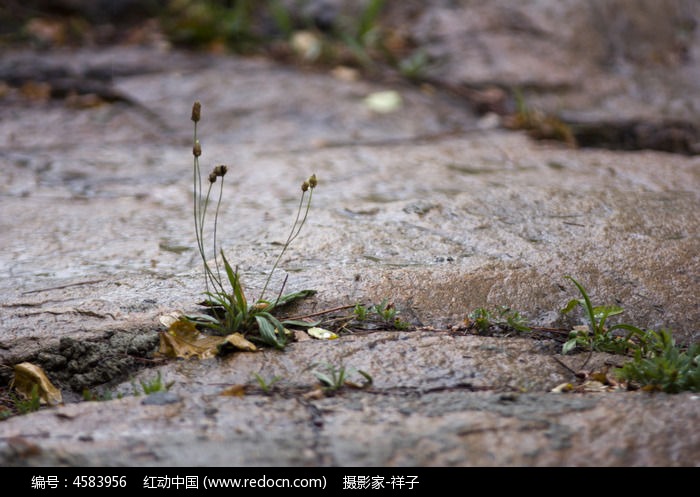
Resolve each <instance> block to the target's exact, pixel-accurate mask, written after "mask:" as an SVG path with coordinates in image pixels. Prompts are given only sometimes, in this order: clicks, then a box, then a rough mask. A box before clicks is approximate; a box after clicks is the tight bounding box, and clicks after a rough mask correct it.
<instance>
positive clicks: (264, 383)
mask: <svg viewBox="0 0 700 497" xmlns="http://www.w3.org/2000/svg"><path fill="white" fill-rule="evenodd" d="M253 375H254V376H255V380H256V381H257V382H258V385H260V388H262V391H263V392H265V394H268V395H269V394H270V392H272V387H273V386H274V384H275V383H277V382H278V381H280V380H281V379H282V377H281V376H273V377H272V378H271V379H270V380H266V379H265V378H263V377H262V376H260V375H259V374H258V373H253Z"/></svg>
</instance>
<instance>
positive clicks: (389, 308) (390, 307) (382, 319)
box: [351, 299, 410, 330]
mask: <svg viewBox="0 0 700 497" xmlns="http://www.w3.org/2000/svg"><path fill="white" fill-rule="evenodd" d="M398 314H399V311H398V310H397V309H396V306H395V305H394V304H393V303H392V302H390V301H389V299H383V300H382V301H381V303H379V304H374V305H370V306H367V305H365V304H361V303H360V302H358V303H356V304H355V307H354V308H353V313H352V317H351V321H352V320H354V321H355V322H357V323H361V324H362V327H365V326H369V327H374V328H376V327H377V326H379V327H382V328H386V327H389V328H393V329H395V330H407V329H408V328H409V327H410V323H408V322H407V321H404V320H403V319H401V318H400V317H399V316H398Z"/></svg>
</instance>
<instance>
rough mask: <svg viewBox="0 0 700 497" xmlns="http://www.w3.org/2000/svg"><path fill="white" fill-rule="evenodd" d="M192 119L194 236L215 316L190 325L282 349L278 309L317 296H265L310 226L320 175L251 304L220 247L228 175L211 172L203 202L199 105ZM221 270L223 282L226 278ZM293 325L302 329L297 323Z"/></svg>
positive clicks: (307, 188)
mask: <svg viewBox="0 0 700 497" xmlns="http://www.w3.org/2000/svg"><path fill="white" fill-rule="evenodd" d="M191 119H192V121H193V122H194V137H193V142H194V145H193V148H192V154H193V155H194V167H193V176H194V180H193V193H192V195H193V204H194V207H193V214H194V226H195V235H196V238H197V248H198V250H199V254H200V256H201V259H202V265H203V268H204V280H205V281H204V283H205V289H206V291H205V295H206V296H207V301H206V302H205V305H206V306H207V307H208V308H209V310H210V312H211V315H208V314H207V315H199V316H196V317H194V318H192V320H193V321H194V322H195V324H199V325H202V326H205V327H207V328H209V329H211V330H213V331H214V332H217V333H219V334H222V335H226V334H231V333H235V332H241V333H243V334H244V335H246V334H248V333H251V332H254V331H257V333H258V335H257V336H253V337H251V338H252V339H253V340H258V341H261V342H263V343H264V344H267V345H270V346H273V347H276V348H278V349H282V348H284V346H285V345H286V344H287V334H286V333H287V331H286V330H285V326H284V325H285V323H284V322H281V321H279V320H278V319H277V318H275V317H274V316H273V314H272V312H273V311H274V310H275V309H276V308H277V307H279V306H283V305H285V304H288V303H290V302H292V301H294V300H297V299H300V298H304V297H307V296H310V295H313V294H314V293H315V291H313V290H303V291H300V292H296V293H289V294H286V295H283V294H282V290H283V289H284V283H283V284H282V289H280V291H279V293H278V295H277V297H276V298H274V299H269V300H268V299H266V298H265V297H266V292H267V289H268V286H269V284H270V281H271V279H272V275H273V273H274V272H275V270H276V269H277V267H278V265H279V263H280V261H281V259H282V257H283V255H284V254H285V252H286V251H287V249H288V248H289V245H290V244H291V243H292V242H293V241H294V240H295V239H296V238H297V236H299V233H300V232H301V229H302V228H303V226H304V224H306V220H307V217H308V214H309V209H310V208H311V199H312V197H313V191H314V189H315V188H316V186H317V184H318V180H317V179H316V175H315V174H312V175H311V176H310V177H309V178H308V179H307V180H306V181H304V182H303V183H302V185H301V192H302V193H301V199H300V200H299V206H298V208H297V214H296V218H295V220H294V223H293V224H292V228H291V231H290V233H289V235H288V237H287V240H286V241H285V243H284V245H283V247H282V250H281V252H280V254H279V256H278V257H277V259H276V260H275V263H274V265H273V267H272V270H271V271H270V273H269V275H268V277H267V280H266V281H265V285H264V287H263V289H262V291H261V292H260V297H259V298H258V299H256V300H254V301H253V302H252V303H249V302H248V299H247V298H246V295H245V292H244V290H243V285H242V284H241V278H240V275H239V274H238V269H237V268H235V269H234V268H233V266H231V264H230V263H229V261H228V259H227V258H226V256H225V255H224V251H223V250H221V249H220V248H218V247H217V226H218V221H219V210H220V207H221V200H222V198H223V187H224V177H225V176H226V174H227V172H228V167H227V166H226V165H223V164H222V165H218V166H216V167H214V168H213V169H212V171H211V173H209V176H208V186H207V189H206V194H205V195H204V196H203V195H202V189H203V185H202V172H201V167H200V164H199V157H200V156H201V155H202V146H201V144H200V142H199V138H198V136H197V123H198V122H199V121H200V119H201V104H200V103H199V102H195V103H194V105H193V106H192V117H191ZM219 178H221V181H220V182H219V185H220V186H219V192H218V199H217V202H216V209H215V212H214V232H213V252H214V266H213V267H212V266H211V265H210V263H209V262H208V260H207V256H206V250H205V246H204V225H205V221H206V217H207V208H208V206H209V199H210V196H211V191H212V188H213V185H214V184H215V183H216V182H217V181H218V179H219ZM217 249H218V254H219V255H220V256H221V264H220V263H219V259H218V257H217ZM222 266H223V274H224V275H225V278H224V277H223V276H222ZM285 283H286V279H285ZM227 284H228V287H230V290H229V289H228V288H227ZM294 324H299V323H296V322H295V323H294Z"/></svg>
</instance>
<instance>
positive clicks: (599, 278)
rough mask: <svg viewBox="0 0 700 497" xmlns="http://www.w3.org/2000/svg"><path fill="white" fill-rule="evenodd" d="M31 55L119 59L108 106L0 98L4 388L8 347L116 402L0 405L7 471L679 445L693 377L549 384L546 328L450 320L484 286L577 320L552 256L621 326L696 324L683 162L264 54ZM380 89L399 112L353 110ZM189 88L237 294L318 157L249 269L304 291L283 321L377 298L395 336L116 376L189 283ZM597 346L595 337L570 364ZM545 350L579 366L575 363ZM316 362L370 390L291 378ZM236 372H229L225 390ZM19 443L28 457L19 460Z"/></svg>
mask: <svg viewBox="0 0 700 497" xmlns="http://www.w3.org/2000/svg"><path fill="white" fill-rule="evenodd" d="M110 54H111V55H110ZM23 56H25V57H40V55H37V54H29V55H26V54H25V55H23ZM170 57H172V58H170ZM52 58H53V59H52V60H53V62H51V61H49V62H47V63H56V64H60V63H62V62H61V61H62V60H63V59H70V60H72V61H74V63H76V62H75V61H78V62H77V63H78V69H79V68H80V67H90V66H99V67H105V66H108V65H109V63H110V61H117V60H119V61H121V64H127V65H128V64H132V67H133V70H126V69H123V66H120V67H122V69H120V71H119V73H118V74H116V75H115V77H114V80H113V85H112V86H113V88H114V89H115V90H116V91H117V92H118V93H119V94H120V95H121V96H122V97H123V98H122V99H121V100H119V101H116V102H115V103H111V104H104V105H100V106H97V107H88V108H77V109H76V108H71V107H69V106H67V105H65V104H64V103H63V102H55V101H51V102H43V103H31V104H27V103H26V102H25V101H23V100H21V99H20V98H19V97H16V99H15V97H13V96H10V97H8V98H9V99H8V101H7V105H3V106H2V108H1V109H0V137H2V139H1V140H0V143H4V144H5V145H3V146H2V148H0V161H2V169H3V171H4V173H5V177H6V181H5V182H4V183H3V185H2V186H0V202H1V210H2V214H1V215H0V229H1V230H2V233H3V234H2V238H0V276H1V278H0V296H1V298H2V302H0V313H1V314H0V326H1V327H2V333H1V334H0V362H2V364H3V365H5V366H6V367H5V368H3V369H2V371H0V373H1V374H2V378H3V379H4V380H5V381H9V379H10V376H11V370H9V369H8V366H9V365H12V364H14V363H17V362H20V361H26V360H28V361H32V362H37V363H40V364H41V365H42V366H43V367H44V368H45V369H46V371H47V373H48V374H49V376H50V377H52V378H53V379H54V380H55V381H56V382H57V383H58V384H59V386H61V387H62V388H63V389H65V390H66V392H67V393H68V394H69V395H67V397H70V396H71V395H72V396H74V397H77V396H79V393H80V392H81V390H82V389H83V388H88V387H93V386H94V385H95V384H97V383H102V382H108V381H110V380H113V381H112V382H111V383H110V384H109V387H108V388H110V389H114V390H115V391H118V392H123V393H124V394H125V395H126V397H124V398H123V399H120V400H112V401H108V402H90V403H79V404H68V405H65V406H63V407H59V408H54V409H50V410H42V411H40V412H38V413H34V414H31V415H27V416H21V417H15V418H11V419H9V420H6V421H4V422H2V423H0V433H1V435H0V461H2V464H3V465H10V464H37V465H39V464H69V465H88V464H94V465H108V466H109V465H132V464H139V465H192V464H195V465H219V464H226V465H248V466H254V465H307V466H311V465H359V466H366V465H431V464H434V465H561V464H565V465H697V463H698V460H699V459H698V446H700V444H699V443H698V442H700V440H698V435H697V433H696V431H697V430H695V429H694V428H695V426H697V418H698V412H700V410H698V397H697V395H692V394H682V395H677V396H668V395H648V394H644V393H622V392H618V393H606V394H577V395H568V396H567V395H556V394H553V393H549V391H550V390H551V389H552V388H553V387H555V386H556V385H558V384H560V383H562V382H567V381H575V377H574V375H573V374H572V372H571V371H570V370H567V369H566V368H564V367H562V366H561V364H559V363H558V362H556V361H554V360H552V356H554V355H555V354H557V353H558V351H559V350H560V346H561V344H560V342H558V341H555V340H533V339H527V338H497V337H474V336H465V335H464V334H463V333H460V332H452V333H448V332H447V330H449V329H450V328H451V327H452V325H459V324H461V323H462V322H463V320H464V318H465V317H466V315H467V314H468V313H469V312H470V311H471V310H473V309H475V308H477V307H495V306H498V305H507V306H510V307H511V308H513V309H516V310H518V311H520V312H521V313H523V314H524V315H525V316H526V317H527V318H528V319H529V320H530V321H531V322H533V323H535V324H537V325H539V326H571V325H573V324H579V323H580V322H581V321H580V320H581V316H580V315H578V316H576V315H575V316H571V317H568V318H566V319H563V318H562V316H561V315H560V314H559V312H558V311H559V309H561V308H562V307H563V306H564V305H565V304H566V303H567V302H568V301H569V300H570V299H572V298H577V297H578V294H577V292H576V289H575V287H574V286H573V285H571V283H570V282H569V281H567V280H566V279H564V276H565V275H572V276H574V277H575V278H576V279H577V280H579V281H581V283H583V284H584V286H585V287H586V288H587V289H588V291H589V293H590V295H591V298H592V299H593V300H594V303H596V304H617V305H621V306H622V307H624V308H625V309H626V312H625V314H624V315H623V316H622V318H623V320H624V321H625V322H628V323H631V324H634V325H636V326H639V327H643V328H644V327H650V328H659V327H667V328H671V329H672V330H673V331H674V336H675V337H676V339H677V340H679V341H681V342H686V343H687V342H692V341H697V337H698V331H697V323H698V321H699V318H700V308H699V307H698V306H697V299H696V293H695V290H694V289H695V288H696V286H697V283H698V275H700V259H698V256H697V254H698V248H699V247H700V245H699V244H698V233H699V232H700V230H699V229H698V228H699V224H700V220H699V219H698V216H697V214H696V213H697V212H698V210H699V209H698V208H699V207H700V193H698V192H700V188H698V186H700V178H699V174H698V171H700V168H699V167H698V166H700V158H697V157H686V156H678V155H672V154H665V153H659V152H634V153H631V152H624V153H623V152H610V151H603V150H573V149H569V148H566V147H565V146H562V145H559V144H548V143H534V142H532V141H530V140H529V139H528V138H527V137H526V136H524V135H523V134H519V133H512V132H505V131H502V130H495V129H484V128H483V124H484V123H483V122H482V121H480V120H479V117H478V116H476V115H474V114H473V113H472V112H471V110H470V109H469V108H468V107H467V106H462V105H461V104H460V102H459V101H458V100H456V99H455V97H454V96H452V95H447V94H442V93H440V92H437V93H430V92H423V91H421V90H420V89H419V88H415V87H412V86H403V85H392V86H389V85H387V84H380V83H372V82H366V81H343V80H338V79H336V78H335V77H334V76H332V75H331V74H325V73H320V72H303V71H300V70H297V69H294V68H290V67H284V66H279V65H276V64H273V63H271V62H269V61H265V60H258V59H238V58H233V57H215V56H203V55H185V54H178V53H176V54H170V53H167V52H166V53H153V52H150V53H149V52H147V51H146V52H144V51H143V49H115V50H113V51H111V52H100V53H99V54H95V53H92V52H90V51H84V52H78V53H65V54H61V53H58V54H54V55H52ZM153 58H157V59H158V60H159V63H158V64H157V65H156V66H155V68H152V70H151V71H148V72H147V71H138V70H137V69H138V68H140V67H141V66H142V65H144V64H146V62H147V61H149V60H152V59H153ZM164 61H168V62H170V63H165V62H164ZM78 69H76V70H78ZM389 89H390V90H394V91H397V92H399V94H400V96H401V102H402V104H401V107H400V108H399V109H398V110H396V111H395V112H391V113H386V114H383V113H376V112H373V111H372V110H370V109H369V108H368V107H367V105H366V102H365V98H366V97H367V96H368V95H370V94H372V93H374V92H378V91H383V90H389ZM194 100H199V101H201V102H202V105H203V111H202V122H201V123H200V127H199V133H200V139H201V141H202V146H203V156H202V159H203V164H204V166H203V167H204V169H205V170H206V171H208V170H209V168H210V167H213V166H214V165H216V164H219V163H225V164H227V165H229V174H228V175H227V177H226V184H225V186H224V188H225V190H224V192H225V195H224V199H223V202H222V206H221V212H220V214H219V216H220V223H219V226H218V230H217V234H218V236H219V244H220V245H219V246H220V247H222V248H223V249H224V250H225V251H226V254H227V257H229V259H230V260H232V261H235V264H237V265H238V266H239V269H240V271H241V274H242V277H243V281H244V284H245V285H246V288H247V291H248V292H249V294H251V295H256V294H257V292H259V291H260V289H261V288H262V286H263V284H264V281H265V278H266V276H267V271H268V270H269V268H270V267H271V266H272V264H273V263H274V260H275V258H276V256H277V254H278V251H279V249H280V244H281V243H283V242H284V240H285V238H286V236H287V233H288V230H289V228H290V223H291V222H292V220H293V216H294V213H295V209H296V205H297V203H298V199H299V197H298V193H299V185H300V183H301V181H303V180H304V179H305V178H307V177H308V176H309V175H310V174H311V173H316V174H317V176H318V178H319V186H318V188H317V189H316V190H315V192H314V204H313V207H312V209H311V213H310V216H309V221H308V224H307V226H306V227H305V229H304V231H303V232H302V234H301V235H300V237H299V238H298V240H296V241H295V243H294V245H293V246H292V248H291V249H290V250H289V252H288V253H287V255H286V256H285V258H284V259H283V261H282V263H281V268H282V269H283V271H280V274H278V275H276V276H275V278H274V279H273V286H275V285H280V284H281V283H282V280H283V278H284V273H286V274H287V275H288V279H287V283H286V290H287V291H296V290H301V289H304V288H312V289H316V290H317V291H318V293H317V294H316V295H315V296H314V297H313V298H312V299H309V300H307V301H305V302H303V303H302V304H301V305H300V306H299V307H298V308H297V312H298V313H300V314H303V313H309V312H317V311H322V310H324V309H329V308H331V307H333V306H341V305H352V304H354V303H356V302H363V303H368V304H369V303H378V302H380V301H381V300H382V299H384V298H388V299H390V300H392V301H393V302H394V303H395V304H396V306H397V308H398V309H399V312H400V316H402V317H403V318H405V319H407V320H408V321H409V322H410V323H411V324H412V325H413V326H414V327H415V328H417V329H418V330H419V331H410V332H375V333H367V334H358V335H350V336H343V337H341V339H339V340H336V341H331V342H326V341H303V342H298V343H295V344H293V345H292V346H290V348H289V349H288V350H287V351H285V352H283V353H278V352H275V351H265V352H262V353H256V354H246V353H238V354H233V355H231V356H230V357H226V358H223V359H216V360H210V361H201V362H192V361H187V362H185V361H172V362H169V363H166V364H161V365H159V366H158V371H160V372H161V373H162V374H163V377H164V379H165V380H166V381H168V382H171V381H172V382H174V384H173V386H172V387H171V389H170V391H169V392H168V395H162V396H158V397H155V398H154V399H150V400H146V398H145V397H143V396H141V397H133V396H131V393H132V390H131V387H132V384H134V382H138V381H139V380H141V379H148V378H149V377H152V376H153V375H154V374H155V372H154V371H153V370H151V369H147V370H145V371H142V372H141V373H139V374H138V375H137V373H136V371H137V370H138V369H141V368H143V367H144V366H145V365H150V363H147V362H146V363H144V362H143V361H142V362H139V359H140V358H143V357H144V356H147V355H148V351H149V350H152V349H153V348H154V346H155V344H156V343H157V332H158V331H159V330H162V329H163V328H162V326H161V325H160V323H159V322H158V317H159V316H161V315H162V314H165V313H168V312H171V311H174V310H184V311H192V310H196V305H195V302H197V301H199V300H201V299H202V293H203V290H204V288H203V286H204V285H203V277H202V274H201V268H200V264H201V262H200V261H199V255H198V253H197V252H196V250H194V247H195V241H194V236H193V233H192V231H193V229H194V228H193V226H192V210H191V201H192V190H191V189H192V169H191V168H192V156H191V140H192V129H191V124H192V123H191V122H190V121H189V116H190V109H191V105H192V102H193V101H194ZM211 253H212V254H213V250H211ZM276 288H279V286H276ZM431 330H432V331H431ZM115 358H120V359H118V360H117V359H115ZM113 359H114V360H113ZM620 359H621V358H610V357H608V356H605V355H598V354H594V357H593V358H592V359H591V360H592V361H593V362H591V363H588V364H586V368H591V367H603V366H605V362H606V361H608V362H609V361H611V360H612V361H615V360H618V361H619V360H620ZM560 360H563V361H571V362H570V363H568V362H567V364H569V367H570V368H571V370H573V371H577V370H578V369H580V368H581V367H583V364H584V360H585V358H583V357H578V356H573V357H564V358H561V357H560ZM319 361H321V362H329V363H334V364H341V363H342V364H346V365H347V366H348V367H353V368H357V369H362V370H363V371H366V372H368V373H369V374H370V375H371V376H372V378H373V379H374V383H373V385H372V387H371V388H370V389H368V390H364V391H352V390H347V391H345V390H344V391H342V392H340V393H339V394H338V395H336V396H333V397H320V398H315V397H308V396H307V394H308V393H309V392H311V391H313V389H314V388H315V386H317V382H316V381H315V379H314V377H313V375H312V374H311V372H310V371H309V367H310V365H311V364H313V363H315V362H319ZM255 372H257V373H259V374H261V375H263V376H265V377H267V378H272V377H273V376H275V375H277V376H280V377H281V378H282V380H281V381H280V383H279V385H276V389H275V390H274V392H273V394H272V395H271V396H266V395H264V393H263V392H261V391H257V390H255V389H254V386H255V385H256V383H255V381H254V378H253V373H255ZM129 375H132V377H131V378H129ZM134 375H136V376H134ZM119 382H124V383H122V384H119ZM136 384H138V383H136ZM233 385H248V386H247V387H246V388H247V389H248V390H250V389H251V388H253V390H250V391H249V392H248V393H247V394H246V395H244V396H243V397H240V398H239V397H234V398H232V397H226V396H221V393H222V391H223V390H224V389H225V388H226V387H227V386H233ZM251 385H252V387H251ZM71 391H72V392H73V393H72V394H70V392H71ZM144 401H145V403H144ZM634 412H637V413H639V412H642V413H643V415H640V416H637V417H635V420H634V422H633V423H632V422H630V419H629V416H630V413H634ZM39 427H40V428H39ZM358 434H359V435H358ZM25 442H26V443H25ZM27 444H29V445H30V446H32V447H34V446H36V449H32V450H30V451H28V452H21V450H23V449H22V447H25V448H26V446H27ZM183 447H187V449H188V450H187V451H183ZM231 447H235V450H234V449H231ZM18 451H19V452H18ZM185 452H186V453H185Z"/></svg>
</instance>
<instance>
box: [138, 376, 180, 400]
mask: <svg viewBox="0 0 700 497" xmlns="http://www.w3.org/2000/svg"><path fill="white" fill-rule="evenodd" d="M139 383H140V384H141V390H139V388H138V387H137V386H136V384H135V383H134V382H133V381H132V382H131V386H132V387H133V389H134V396H136V397H138V396H139V395H141V392H143V394H144V395H151V394H152V393H157V392H167V391H168V390H170V387H172V386H173V384H174V383H175V382H174V381H171V382H169V383H163V378H162V377H161V375H160V371H159V372H158V374H157V375H156V376H155V377H154V378H151V379H150V380H139Z"/></svg>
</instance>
